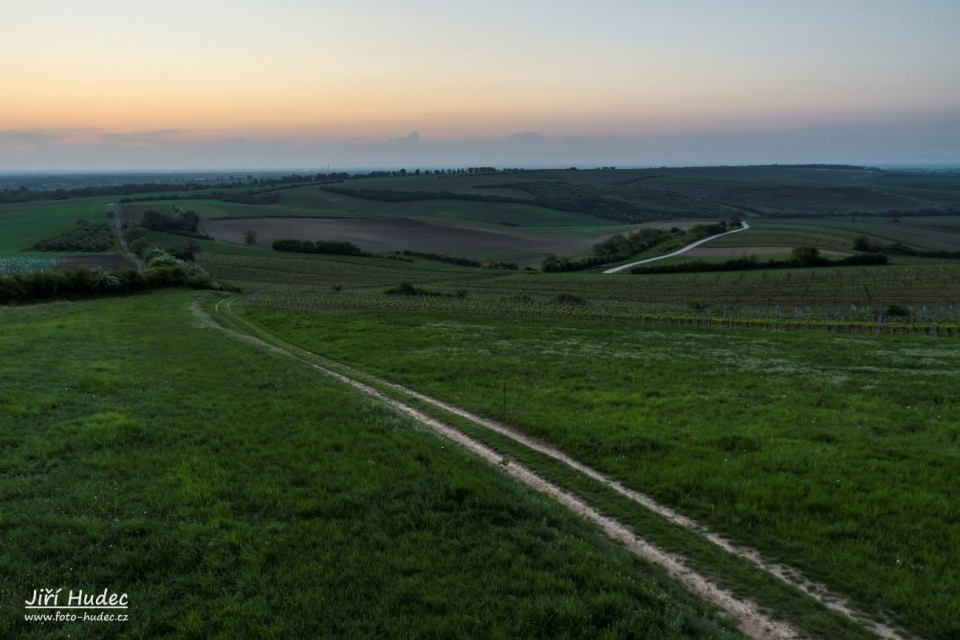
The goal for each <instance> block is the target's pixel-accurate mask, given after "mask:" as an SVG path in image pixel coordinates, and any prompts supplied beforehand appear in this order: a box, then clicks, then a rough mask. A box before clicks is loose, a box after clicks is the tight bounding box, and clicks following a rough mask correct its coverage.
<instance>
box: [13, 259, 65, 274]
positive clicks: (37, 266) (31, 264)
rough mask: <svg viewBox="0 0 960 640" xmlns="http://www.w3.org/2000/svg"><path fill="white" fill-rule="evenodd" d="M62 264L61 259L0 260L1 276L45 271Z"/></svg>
mask: <svg viewBox="0 0 960 640" xmlns="http://www.w3.org/2000/svg"><path fill="white" fill-rule="evenodd" d="M60 262H61V261H60V258H0V275H3V276H11V275H13V274H15V273H29V272H31V271H44V270H46V269H53V268H54V267H56V266H57V265H59V264H60Z"/></svg>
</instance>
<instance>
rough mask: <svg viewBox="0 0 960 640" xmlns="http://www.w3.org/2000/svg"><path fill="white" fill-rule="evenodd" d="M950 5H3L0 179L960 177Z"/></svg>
mask: <svg viewBox="0 0 960 640" xmlns="http://www.w3.org/2000/svg"><path fill="white" fill-rule="evenodd" d="M958 34H960V2H958V1H957V0H896V1H895V0H829V1H828V0H805V1H804V2H796V1H780V0H715V1H714V0H675V1H670V2H666V1H664V0H660V1H658V2H651V1H647V0H590V1H586V0H583V1H573V0H549V1H548V0H485V1H483V2H476V1H471V2H461V1H460V0H446V1H445V2H442V1H437V0H431V1H429V2H427V1H421V0H404V1H402V2H400V1H395V0H351V1H340V2H323V1H319V0H312V1H311V0H192V1H190V2H187V1H185V0H167V1H166V2H164V3H153V2H151V3H145V2H134V1H130V0H124V1H121V0H83V1H75V0H4V1H3V3H2V4H0V60H2V62H0V86H2V87H3V88H4V89H3V93H2V94H0V171H20V170H49V169H62V170H78V169H88V170H116V169H158V170H159V169H189V168H197V169H201V168H240V167H246V168H251V169H252V168H318V169H319V168H325V167H326V166H327V165H328V164H329V165H330V166H331V167H336V168H347V167H373V166H388V167H389V166H396V167H399V166H408V167H415V166H423V167H428V166H434V165H436V166H450V165H457V166H460V165H475V164H485V165H486V164H493V165H496V166H504V165H518V164H525V165H551V166H556V165H568V164H584V165H589V164H604V165H606V164H617V165H619V166H647V165H662V164H745V163H763V162H781V163H789V162H852V163H861V164H955V165H960V36H958Z"/></svg>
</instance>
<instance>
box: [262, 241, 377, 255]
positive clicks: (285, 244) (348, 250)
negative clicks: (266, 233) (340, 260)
mask: <svg viewBox="0 0 960 640" xmlns="http://www.w3.org/2000/svg"><path fill="white" fill-rule="evenodd" d="M248 244H249V243H248ZM271 247H272V248H273V250H274V251H290V252H293V253H329V254H334V255H342V256H369V255H370V254H369V253H365V252H364V251H363V250H362V249H360V247H358V246H357V245H355V244H353V243H352V242H340V241H337V240H316V241H313V240H292V239H282V240H274V241H273V244H272V245H271Z"/></svg>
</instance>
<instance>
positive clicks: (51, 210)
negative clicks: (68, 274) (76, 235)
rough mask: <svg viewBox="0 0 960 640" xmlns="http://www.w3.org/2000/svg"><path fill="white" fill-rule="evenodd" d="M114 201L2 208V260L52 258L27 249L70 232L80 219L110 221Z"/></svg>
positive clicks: (11, 205)
mask: <svg viewBox="0 0 960 640" xmlns="http://www.w3.org/2000/svg"><path fill="white" fill-rule="evenodd" d="M112 201H113V200H112V199H111V198H82V199H77V200H66V201H62V202H53V201H44V202H30V203H25V204H7V205H2V206H0V257H15V256H16V257H24V258H29V257H34V258H49V257H50V256H51V254H50V253H46V252H30V251H27V249H28V248H29V247H30V246H32V245H33V244H34V243H35V242H37V241H39V240H42V239H44V238H47V237H49V236H52V235H55V234H56V233H58V232H60V231H63V230H65V229H69V228H70V227H72V226H74V224H76V222H77V220H81V219H84V220H87V221H88V222H97V223H99V222H107V221H108V220H107V204H108V203H110V202H112ZM52 255H75V254H69V253H67V254H52Z"/></svg>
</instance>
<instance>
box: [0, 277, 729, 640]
mask: <svg viewBox="0 0 960 640" xmlns="http://www.w3.org/2000/svg"><path fill="white" fill-rule="evenodd" d="M212 299H213V297H212V296H211V295H209V294H202V293H195V292H169V293H164V294H157V295H149V296H138V297H130V298H125V299H118V300H113V301H109V302H105V301H104V302H82V303H69V304H67V303H54V304H48V305H39V306H33V307H23V308H16V309H12V308H4V309H0V322H2V323H3V326H4V331H3V332H2V333H0V363H2V365H0V447H2V450H3V455H2V457H0V496H2V499H0V536H2V539H3V540H4V546H5V549H6V551H5V553H4V554H2V555H0V574H2V575H3V576H4V581H3V585H2V587H0V594H2V602H3V607H2V609H3V615H2V618H0V635H3V636H4V637H37V638H39V637H80V638H92V637H97V638H101V637H171V636H175V637H201V638H206V637H322V636H326V637H345V636H348V637H349V636H364V637H370V636H376V637H414V636H415V637H424V636H433V637H449V636H457V635H461V636H477V635H483V636H484V637H551V638H552V637H627V636H636V635H638V634H644V635H646V636H647V637H658V638H659V637H664V638H673V637H677V638H679V637H696V638H699V637H718V638H719V637H734V635H735V634H732V633H730V632H728V631H724V630H723V629H721V628H720V627H719V626H718V625H717V623H716V622H714V621H712V620H711V619H710V618H709V617H708V616H707V615H706V614H705V613H704V611H703V608H702V606H701V605H699V604H696V603H694V602H692V600H691V599H690V598H689V597H688V596H686V595H684V594H683V593H682V592H681V591H680V590H678V589H677V588H675V587H674V586H672V583H670V582H669V581H668V580H666V579H665V578H663V577H662V576H661V574H660V572H659V571H657V570H654V569H651V568H650V567H648V566H646V565H644V564H643V563H640V562H639V561H637V560H636V559H633V558H631V557H629V556H627V555H626V554H625V553H624V552H623V551H621V550H620V549H619V548H618V547H617V546H616V545H614V544H612V543H609V542H608V541H607V540H606V539H604V538H602V537H601V536H599V535H598V534H597V533H596V532H595V531H594V530H593V529H592V528H591V527H588V526H586V525H584V524H583V523H582V522H581V521H579V520H578V519H577V518H575V517H573V516H572V515H570V514H569V513H568V512H567V511H565V510H564V509H561V508H559V507H557V506H556V505H554V504H553V503H552V502H551V501H550V500H548V499H546V498H544V497H542V496H539V495H535V494H532V493H531V492H530V491H527V490H525V489H523V488H521V487H519V486H518V485H517V484H516V483H514V482H513V481H511V480H509V479H507V477H506V476H505V475H504V474H503V473H502V472H500V471H499V470H498V469H496V468H492V467H491V466H489V465H487V464H485V463H481V462H479V461H477V460H476V459H474V458H473V457H471V456H469V455H467V454H466V453H464V452H462V451H461V450H459V449H458V448H456V447H455V446H452V445H450V444H449V443H448V442H446V441H443V440H441V439H440V438H438V437H436V436H434V435H433V434H432V433H431V432H428V431H425V430H424V429H423V428H420V427H418V426H417V425H416V424H414V423H412V422H410V421H409V420H408V419H405V418H400V417H398V416H397V415H395V414H393V413H392V412H390V411H387V410H385V409H383V408H382V407H380V406H379V405H376V404H372V403H371V402H370V401H367V400H364V399H363V398H361V397H360V396H358V394H357V393H356V392H353V391H351V390H348V389H347V388H345V387H343V386H341V385H339V384H335V383H333V382H331V381H328V380H326V379H324V378H320V377H317V376H316V375H315V374H313V373H312V372H310V371H309V370H308V369H307V368H305V367H302V366H300V365H298V364H297V363H296V362H294V361H292V360H289V359H286V358H283V357H278V356H275V355H272V354H269V353H266V352H264V351H261V350H259V349H257V348H255V347H253V346H251V345H250V344H248V343H245V342H243V341H240V340H237V339H235V338H232V337H230V336H229V335H227V334H226V333H224V332H222V331H220V330H217V329H212V328H205V327H204V326H203V325H202V324H201V322H200V320H199V319H198V317H197V316H196V315H195V314H194V313H192V312H191V310H190V307H191V305H194V304H196V303H197V302H198V301H204V300H205V301H211V300H212ZM44 587H52V588H54V589H56V588H60V587H63V588H64V589H65V590H69V589H86V590H100V591H102V590H103V589H105V588H109V589H111V590H114V591H118V592H124V593H127V594H129V600H130V610H129V615H130V621H129V622H127V623H116V624H109V625H108V624H104V623H101V624H98V625H93V624H81V623H72V624H60V623H57V624H53V623H47V624H44V625H41V624H38V623H35V622H29V623H28V622H25V621H24V618H23V614H24V610H23V601H24V600H25V599H26V598H28V597H29V595H30V593H32V591H33V590H34V589H38V588H44Z"/></svg>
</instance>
